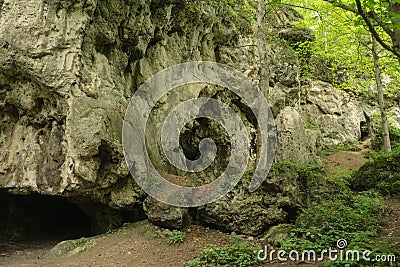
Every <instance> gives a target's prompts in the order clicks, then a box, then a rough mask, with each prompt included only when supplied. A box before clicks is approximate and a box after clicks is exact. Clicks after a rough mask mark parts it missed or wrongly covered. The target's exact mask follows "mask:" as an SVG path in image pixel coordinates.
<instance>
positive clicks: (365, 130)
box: [360, 121, 371, 141]
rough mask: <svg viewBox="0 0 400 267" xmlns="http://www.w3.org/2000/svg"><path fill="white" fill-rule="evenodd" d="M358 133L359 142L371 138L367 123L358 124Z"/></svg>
mask: <svg viewBox="0 0 400 267" xmlns="http://www.w3.org/2000/svg"><path fill="white" fill-rule="evenodd" d="M360 132H361V137H360V141H365V140H367V139H368V138H369V137H370V136H371V134H370V125H369V121H362V122H360Z"/></svg>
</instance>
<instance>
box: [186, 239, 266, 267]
mask: <svg viewBox="0 0 400 267" xmlns="http://www.w3.org/2000/svg"><path fill="white" fill-rule="evenodd" d="M231 243H232V245H231V246H228V247H219V246H216V245H213V244H210V245H208V247H207V248H205V249H203V250H202V251H201V252H200V255H199V256H198V257H197V258H195V259H193V260H191V261H189V262H188V263H187V266H188V267H206V266H207V267H209V266H215V267H222V266H226V267H229V266H243V267H245V266H257V264H259V262H258V260H257V252H258V251H259V250H260V248H256V247H253V246H252V245H250V244H249V243H248V242H246V241H244V240H243V239H242V238H241V237H240V236H237V235H236V234H234V233H232V235H231Z"/></svg>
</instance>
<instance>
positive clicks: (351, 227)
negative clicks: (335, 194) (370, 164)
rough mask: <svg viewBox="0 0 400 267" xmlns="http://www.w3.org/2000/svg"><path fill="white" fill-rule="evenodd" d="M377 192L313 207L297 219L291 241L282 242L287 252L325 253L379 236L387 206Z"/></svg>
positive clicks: (322, 203)
mask: <svg viewBox="0 0 400 267" xmlns="http://www.w3.org/2000/svg"><path fill="white" fill-rule="evenodd" d="M381 201H382V198H381V197H380V196H379V195H378V194H377V193H376V192H374V191H368V192H364V193H360V194H359V195H355V196H352V198H351V200H345V199H340V198H338V199H331V200H326V201H322V202H321V203H314V204H312V205H310V206H309V207H308V208H306V209H304V210H303V212H302V213H301V214H300V215H299V216H298V218H297V219H296V222H295V227H294V228H293V229H292V230H291V232H290V237H289V238H288V239H285V240H279V241H278V243H279V245H280V247H281V249H284V250H287V251H289V250H292V249H297V250H305V249H314V250H322V249H326V248H327V247H335V246H336V241H337V240H338V239H341V238H344V239H346V240H348V241H351V242H353V243H354V242H364V241H365V240H369V239H371V238H373V237H376V236H377V235H378V232H379V230H380V215H381V214H382V213H383V212H384V210H385V206H384V205H383V204H382V203H381Z"/></svg>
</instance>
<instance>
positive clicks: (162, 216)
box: [143, 197, 190, 229]
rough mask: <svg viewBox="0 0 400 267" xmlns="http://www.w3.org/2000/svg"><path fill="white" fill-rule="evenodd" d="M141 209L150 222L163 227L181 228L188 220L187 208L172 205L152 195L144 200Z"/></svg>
mask: <svg viewBox="0 0 400 267" xmlns="http://www.w3.org/2000/svg"><path fill="white" fill-rule="evenodd" d="M143 209H144V212H145V213H146V215H147V217H148V219H149V220H150V221H151V222H152V223H154V224H155V225H158V226H161V227H164V228H169V229H182V228H185V227H186V226H187V225H188V224H189V222H190V220H189V214H188V209H187V208H179V207H173V206H170V205H167V204H165V203H162V202H159V201H157V200H156V199H154V198H152V197H147V198H146V199H145V200H144V202H143Z"/></svg>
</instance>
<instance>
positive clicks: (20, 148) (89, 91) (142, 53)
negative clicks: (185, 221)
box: [0, 0, 367, 232]
mask: <svg viewBox="0 0 400 267" xmlns="http://www.w3.org/2000/svg"><path fill="white" fill-rule="evenodd" d="M207 2H208V1H198V2H197V4H196V5H193V4H190V1H179V0H135V1H132V0H102V1H99V0H4V1H0V118H1V121H0V146H1V151H0V188H5V189H8V190H10V191H11V192H14V193H25V194H28V193H32V192H38V193H40V194H46V195H60V196H65V197H68V198H70V199H72V200H73V201H75V202H78V203H80V205H81V206H82V208H83V209H84V210H86V211H87V212H88V213H89V214H92V217H96V215H93V211H92V209H91V208H90V205H86V204H84V203H86V202H88V201H89V202H90V203H101V204H104V205H106V206H108V207H111V208H113V209H119V210H124V209H125V210H132V209H134V207H137V206H138V205H139V206H140V205H141V204H142V202H143V200H144V198H145V197H146V196H145V194H144V193H143V192H142V191H141V190H140V189H139V188H138V186H137V185H136V184H135V182H134V181H133V179H132V178H131V176H130V174H129V172H128V169H127V167H126V163H125V160H124V156H123V150H122V145H121V129H122V122H123V121H122V118H123V116H124V112H125V109H126V107H127V104H128V103H129V99H130V97H131V96H132V95H133V93H134V92H135V90H136V89H137V88H138V87H139V86H140V85H141V84H142V83H143V82H144V81H146V80H147V79H148V78H150V77H151V76H152V75H154V74H155V73H157V72H158V71H160V70H162V69H164V68H166V67H169V66H172V65H174V64H177V63H182V62H187V61H200V60H202V61H217V62H219V63H224V64H228V65H230V66H233V67H235V68H236V69H238V70H240V71H242V72H244V73H245V74H246V75H247V76H249V77H250V78H251V79H253V80H254V81H255V82H256V83H257V81H258V79H259V77H258V68H259V64H258V56H257V48H256V46H255V44H256V40H255V36H254V34H253V32H254V25H253V22H250V21H248V20H246V19H244V18H241V17H240V16H239V17H237V16H234V15H233V14H232V12H230V11H229V9H227V8H226V7H225V6H224V5H222V4H221V5H220V4H207ZM296 16H297V15H296V14H295V13H294V12H293V11H291V10H286V9H283V10H281V11H280V12H279V13H277V15H276V16H275V17H273V18H270V19H271V22H272V24H273V25H275V26H276V27H275V28H274V32H275V33H277V35H279V32H282V33H283V35H281V36H283V37H284V38H287V39H290V40H291V39H293V38H294V39H296V36H297V35H291V34H290V31H288V28H290V21H291V20H293V19H295V18H296ZM270 45H271V48H272V55H271V65H270V66H266V67H268V68H269V69H270V71H271V80H270V86H271V92H270V97H269V98H270V99H269V100H270V104H271V107H272V110H273V112H274V115H275V117H276V122H277V129H278V151H277V155H276V160H277V161H284V160H290V161H314V160H315V159H316V151H317V150H318V149H319V148H321V147H324V146H326V145H332V144H341V143H346V142H351V141H356V140H358V139H360V138H361V130H360V129H361V124H362V123H363V122H366V121H367V118H366V116H365V114H364V109H363V107H362V105H361V104H359V103H358V102H357V101H354V100H353V99H350V98H349V97H348V96H344V95H342V94H340V93H338V92H336V91H334V90H333V89H332V87H331V86H330V85H329V84H327V83H323V82H319V81H312V82H310V81H308V82H305V81H300V79H299V75H298V66H297V63H296V62H297V61H296V58H295V56H293V51H292V50H291V48H289V47H288V46H284V45H283V44H282V43H281V42H280V41H279V40H278V39H276V38H275V39H274V38H271V39H270ZM264 67H265V66H264ZM199 95H208V96H211V97H215V98H220V99H222V100H225V101H227V102H229V103H230V104H231V105H232V106H234V107H235V110H237V112H239V113H241V114H242V116H243V118H244V120H246V121H247V122H246V125H247V127H248V128H249V129H250V131H251V132H253V133H255V132H256V127H257V126H256V123H255V122H254V121H252V119H251V116H250V115H249V114H248V110H247V109H246V107H245V106H244V105H243V103H241V102H240V99H236V100H237V101H236V100H235V99H234V96H232V95H229V94H228V93H226V92H225V91H224V89H221V88H219V89H218V88H208V87H207V86H200V87H195V88H192V89H188V90H186V91H184V92H182V93H180V94H179V97H178V98H177V97H170V98H167V99H166V101H165V103H164V106H163V105H160V107H158V109H157V110H156V111H155V114H156V118H157V114H162V113H163V112H164V111H165V110H167V109H168V106H173V105H174V104H176V103H177V101H179V100H181V99H184V98H185V97H192V96H199ZM310 125H314V126H315V127H309V126H310ZM208 126H209V125H203V127H208ZM193 127H194V126H193ZM200 127H201V125H200ZM215 129H216V128H215ZM216 133H219V131H218V130H215V131H214V134H216ZM158 138H159V137H156V136H155V137H154V140H155V142H154V145H153V144H150V145H149V146H150V148H151V149H152V150H153V151H154V153H155V155H158V154H160V153H161V151H160V149H159V148H158V146H157V145H156V144H157V142H156V141H157V140H158ZM252 138H253V139H252V140H253V141H254V138H255V137H254V136H253V137H252ZM193 139H196V138H193ZM194 142H195V141H194ZM187 145H188V146H189V147H190V145H191V144H190V143H188V144H187ZM254 146H255V145H254V143H253V146H252V147H249V150H250V151H251V157H252V160H253V163H254V161H255V158H256V157H255V147H254ZM156 158H157V157H156ZM292 193H293V192H292V191H290V194H292ZM290 194H289V195H290ZM286 197H289V196H286ZM293 198H294V199H296V200H294V201H295V202H296V203H295V204H294V206H296V207H297V206H298V203H297V202H298V200H297V197H293ZM270 202H271V203H270V204H268V206H271V209H272V210H276V212H274V215H271V216H273V217H272V218H270V219H269V221H268V222H267V223H268V224H269V225H270V224H273V223H274V222H276V221H282V220H280V219H278V217H281V218H284V217H285V216H286V215H285V214H284V213H285V212H286V211H284V210H283V209H282V208H281V207H280V206H279V205H278V204H274V203H272V202H274V201H270ZM278 202H279V201H278ZM287 202H288V200H285V201H281V203H283V204H282V205H283V206H290V203H289V204H288V203H287ZM213 212H215V211H213ZM212 214H213V213H210V214H208V215H207V213H203V217H207V216H212ZM256 228H257V230H255V231H256V232H257V231H259V230H260V229H264V228H265V226H257V227H256ZM240 229H241V228H240Z"/></svg>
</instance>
